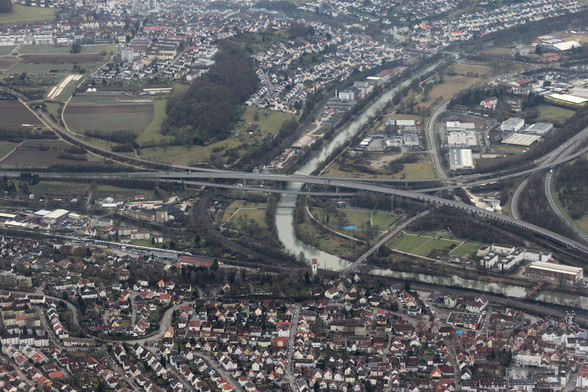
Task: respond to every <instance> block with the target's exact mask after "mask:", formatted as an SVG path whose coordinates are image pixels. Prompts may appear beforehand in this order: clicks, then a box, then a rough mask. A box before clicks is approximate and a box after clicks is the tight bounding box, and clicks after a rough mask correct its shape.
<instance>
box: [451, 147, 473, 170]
mask: <svg viewBox="0 0 588 392" xmlns="http://www.w3.org/2000/svg"><path fill="white" fill-rule="evenodd" d="M473 168H474V159H473V157H472V150H470V149H465V148H450V149H449V169H450V170H462V169H473Z"/></svg>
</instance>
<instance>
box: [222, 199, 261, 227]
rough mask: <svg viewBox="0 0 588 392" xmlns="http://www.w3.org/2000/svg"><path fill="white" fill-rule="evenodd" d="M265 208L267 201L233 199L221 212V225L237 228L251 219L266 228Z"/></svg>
mask: <svg viewBox="0 0 588 392" xmlns="http://www.w3.org/2000/svg"><path fill="white" fill-rule="evenodd" d="M266 209H267V203H254V202H250V201H244V200H235V201H233V202H232V203H231V204H230V205H229V206H228V207H227V208H226V209H225V211H224V212H223V217H222V225H223V226H228V227H233V228H235V229H239V228H241V227H242V226H243V225H244V224H245V223H247V222H249V221H251V220H253V221H254V222H255V223H256V224H257V225H258V226H259V227H260V228H262V229H267V224H266V222H265V211H266Z"/></svg>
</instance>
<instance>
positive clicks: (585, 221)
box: [576, 214, 588, 233]
mask: <svg viewBox="0 0 588 392" xmlns="http://www.w3.org/2000/svg"><path fill="white" fill-rule="evenodd" d="M576 223H577V224H578V226H580V227H581V228H582V230H584V232H586V233H588V214H584V215H583V216H582V218H581V219H576Z"/></svg>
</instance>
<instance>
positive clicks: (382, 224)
mask: <svg viewBox="0 0 588 392" xmlns="http://www.w3.org/2000/svg"><path fill="white" fill-rule="evenodd" d="M398 218H399V217H398V216H396V215H390V214H389V213H387V212H382V211H378V212H377V213H375V214H374V216H372V222H373V223H374V225H376V226H378V227H379V228H381V229H382V230H385V229H387V228H388V227H389V226H390V225H391V224H392V223H394V222H396V221H397V220H398Z"/></svg>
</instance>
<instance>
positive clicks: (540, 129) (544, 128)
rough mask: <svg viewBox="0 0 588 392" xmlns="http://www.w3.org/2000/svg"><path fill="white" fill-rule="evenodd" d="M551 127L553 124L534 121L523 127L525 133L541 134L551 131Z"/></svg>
mask: <svg viewBox="0 0 588 392" xmlns="http://www.w3.org/2000/svg"><path fill="white" fill-rule="evenodd" d="M552 129H553V124H550V123H536V124H533V125H529V127H528V128H527V129H525V133H530V134H532V135H539V136H543V135H546V134H547V133H549V132H551V130H552Z"/></svg>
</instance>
